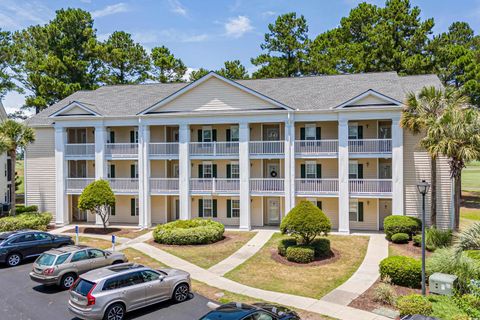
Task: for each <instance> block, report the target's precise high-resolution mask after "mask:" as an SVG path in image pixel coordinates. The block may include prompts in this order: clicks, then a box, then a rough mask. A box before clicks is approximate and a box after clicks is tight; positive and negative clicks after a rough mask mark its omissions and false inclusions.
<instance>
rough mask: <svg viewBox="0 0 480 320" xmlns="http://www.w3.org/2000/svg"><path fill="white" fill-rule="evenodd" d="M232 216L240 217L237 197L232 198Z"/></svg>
mask: <svg viewBox="0 0 480 320" xmlns="http://www.w3.org/2000/svg"><path fill="white" fill-rule="evenodd" d="M231 210H232V218H239V217H240V200H239V199H232V208H231Z"/></svg>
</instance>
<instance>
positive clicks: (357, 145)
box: [348, 139, 392, 153]
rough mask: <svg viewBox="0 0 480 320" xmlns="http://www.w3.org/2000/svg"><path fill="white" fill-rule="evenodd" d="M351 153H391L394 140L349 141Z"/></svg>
mask: <svg viewBox="0 0 480 320" xmlns="http://www.w3.org/2000/svg"><path fill="white" fill-rule="evenodd" d="M348 151H349V152H350V153H391V152H392V139H360V140H349V141H348Z"/></svg>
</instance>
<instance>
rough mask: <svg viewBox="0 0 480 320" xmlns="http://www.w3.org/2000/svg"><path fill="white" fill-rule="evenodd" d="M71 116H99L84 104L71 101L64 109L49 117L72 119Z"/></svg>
mask: <svg viewBox="0 0 480 320" xmlns="http://www.w3.org/2000/svg"><path fill="white" fill-rule="evenodd" d="M72 116H93V117H95V116H100V115H99V114H98V113H97V112H95V111H93V110H92V109H90V108H88V107H87V106H85V105H84V104H82V103H80V102H77V101H72V102H70V103H69V104H67V105H66V106H65V107H63V108H61V109H60V110H58V111H56V112H54V113H53V114H51V115H50V117H51V118H54V117H72Z"/></svg>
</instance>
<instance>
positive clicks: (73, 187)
mask: <svg viewBox="0 0 480 320" xmlns="http://www.w3.org/2000/svg"><path fill="white" fill-rule="evenodd" d="M93 181H95V178H67V183H66V185H67V192H82V191H83V189H85V187H86V186H88V185H89V184H90V183H92V182H93Z"/></svg>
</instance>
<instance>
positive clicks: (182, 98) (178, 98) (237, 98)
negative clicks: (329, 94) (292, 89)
mask: <svg viewBox="0 0 480 320" xmlns="http://www.w3.org/2000/svg"><path fill="white" fill-rule="evenodd" d="M269 109H273V110H274V109H284V110H293V109H292V108H290V107H288V106H286V105H284V104H282V103H280V102H278V101H276V100H274V99H271V98H269V97H267V96H265V95H263V94H261V93H259V92H257V91H255V90H252V89H250V88H247V87H245V86H243V85H241V84H239V83H237V82H235V81H232V80H229V79H227V78H224V77H222V76H220V75H218V74H216V73H214V72H210V73H208V74H207V75H205V76H203V77H202V78H200V79H198V80H197V81H194V82H192V83H190V84H189V85H187V86H185V87H183V88H182V89H180V90H178V91H177V92H175V93H173V94H171V95H170V96H168V97H166V98H164V99H163V100H161V101H159V102H157V103H155V104H154V105H152V106H151V107H149V108H148V109H146V110H144V111H142V112H140V113H139V114H140V115H142V114H152V113H169V112H205V111H253V110H269Z"/></svg>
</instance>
